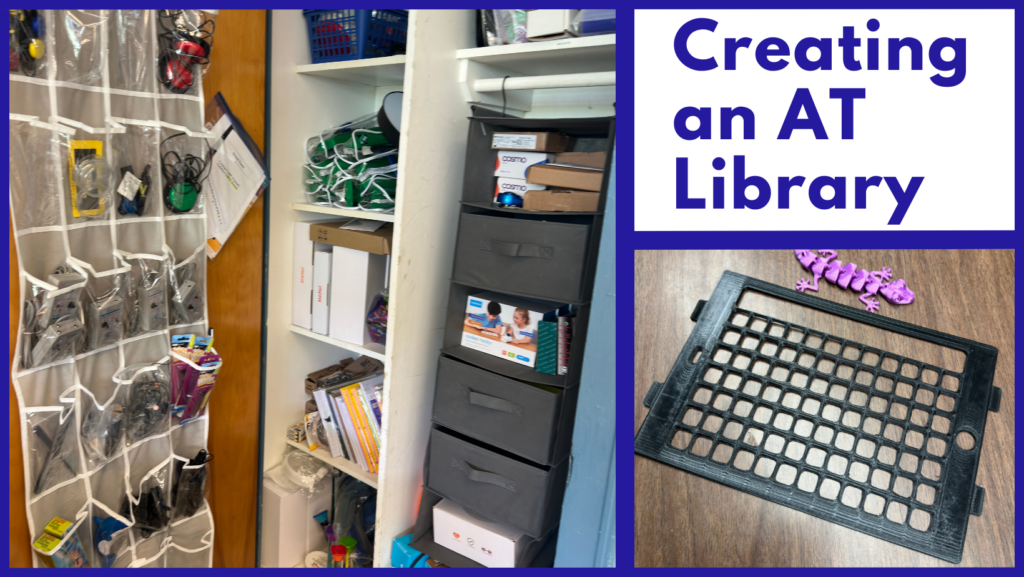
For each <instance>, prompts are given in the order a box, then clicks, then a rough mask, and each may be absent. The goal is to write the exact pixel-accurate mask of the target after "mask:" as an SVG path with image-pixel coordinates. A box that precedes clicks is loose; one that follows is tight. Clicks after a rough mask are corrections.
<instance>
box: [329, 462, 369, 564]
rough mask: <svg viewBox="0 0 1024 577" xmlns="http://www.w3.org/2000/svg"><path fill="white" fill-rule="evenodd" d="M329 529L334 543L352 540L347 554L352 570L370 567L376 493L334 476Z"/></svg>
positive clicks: (361, 485)
mask: <svg viewBox="0 0 1024 577" xmlns="http://www.w3.org/2000/svg"><path fill="white" fill-rule="evenodd" d="M333 490H334V499H333V502H334V508H333V511H332V512H333V515H331V519H332V521H331V529H332V532H333V534H334V541H335V542H337V541H341V540H342V539H344V538H345V537H350V538H352V539H354V540H355V542H356V547H355V551H350V557H349V561H350V562H351V565H350V566H351V567H370V566H372V560H373V541H374V528H375V525H374V523H375V522H376V518H377V490H376V489H374V488H373V487H370V486H369V485H367V484H365V483H363V482H361V481H359V480H357V479H355V478H353V477H349V476H348V475H342V474H338V475H335V477H334V481H333Z"/></svg>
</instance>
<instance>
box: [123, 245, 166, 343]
mask: <svg viewBox="0 0 1024 577" xmlns="http://www.w3.org/2000/svg"><path fill="white" fill-rule="evenodd" d="M121 255H122V257H123V258H124V260H125V261H126V262H127V263H128V264H130V265H131V267H132V272H131V282H130V283H129V287H128V315H127V327H126V328H127V330H126V332H125V334H126V335H127V336H129V337H134V336H138V335H141V334H144V333H147V332H150V331H162V330H164V329H166V328H167V326H168V324H167V323H168V319H169V318H170V317H169V314H168V305H167V286H168V282H169V278H168V277H169V274H168V268H169V261H170V257H169V256H168V255H162V256H157V255H141V254H126V253H121Z"/></svg>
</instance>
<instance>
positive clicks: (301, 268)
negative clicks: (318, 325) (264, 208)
mask: <svg viewBox="0 0 1024 577" xmlns="http://www.w3.org/2000/svg"><path fill="white" fill-rule="evenodd" d="M323 220H324V219H322V218H321V219H318V220H305V221H300V222H296V223H295V245H294V247H293V253H294V254H293V261H292V267H293V272H292V324H293V325H295V326H297V327H302V328H304V329H307V330H312V328H313V251H315V250H317V249H322V250H326V249H328V248H330V247H328V246H327V245H325V244H320V243H318V242H313V241H311V240H309V225H311V224H313V223H315V222H321V221H323Z"/></svg>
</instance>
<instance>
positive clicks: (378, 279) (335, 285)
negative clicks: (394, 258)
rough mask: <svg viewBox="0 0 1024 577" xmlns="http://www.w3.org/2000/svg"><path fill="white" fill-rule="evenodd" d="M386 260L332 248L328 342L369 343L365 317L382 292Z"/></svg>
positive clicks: (338, 247)
mask: <svg viewBox="0 0 1024 577" xmlns="http://www.w3.org/2000/svg"><path fill="white" fill-rule="evenodd" d="M386 268H387V257H386V256H384V255H381V254H371V253H368V252H364V251H361V250H354V249H351V248H345V247H341V246H336V247H334V264H333V265H332V273H331V278H332V280H331V331H330V334H331V338H332V339H338V340H339V341H345V342H347V343H354V344H357V345H365V344H366V343H369V342H371V339H370V331H369V329H367V328H366V315H367V314H368V313H369V312H370V307H371V306H373V303H374V300H376V298H377V295H379V294H380V293H381V291H382V290H383V289H384V274H385V269H386Z"/></svg>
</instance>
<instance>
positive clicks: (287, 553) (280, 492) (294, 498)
mask: <svg viewBox="0 0 1024 577" xmlns="http://www.w3.org/2000/svg"><path fill="white" fill-rule="evenodd" d="M330 483H331V481H330V476H327V477H326V478H324V479H323V480H321V481H320V485H318V486H317V487H316V490H315V491H314V493H313V494H312V495H311V496H307V495H306V493H304V492H303V491H302V490H301V489H297V488H296V489H288V488H284V487H282V486H281V485H278V484H277V483H275V482H274V480H273V479H271V478H270V477H267V476H265V477H263V531H262V533H261V541H262V547H261V554H260V564H261V565H262V566H263V567H295V566H296V565H298V564H299V563H302V562H303V561H305V559H306V555H307V554H308V553H309V552H310V551H320V550H327V536H326V535H324V530H323V528H322V527H320V524H319V523H317V522H316V520H315V519H314V518H313V516H314V515H316V514H317V513H319V512H320V511H323V510H325V509H330V507H331V488H330V487H331V485H330Z"/></svg>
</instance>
